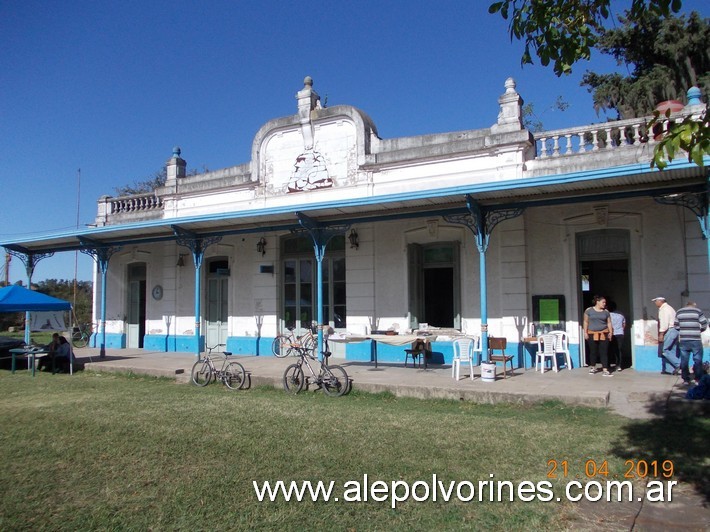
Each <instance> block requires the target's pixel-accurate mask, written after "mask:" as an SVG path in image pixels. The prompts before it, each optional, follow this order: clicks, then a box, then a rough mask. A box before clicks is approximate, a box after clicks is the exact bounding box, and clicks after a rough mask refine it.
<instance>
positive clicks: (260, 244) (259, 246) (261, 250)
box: [256, 236, 266, 257]
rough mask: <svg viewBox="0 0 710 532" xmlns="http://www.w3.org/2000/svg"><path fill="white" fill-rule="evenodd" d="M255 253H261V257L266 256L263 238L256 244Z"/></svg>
mask: <svg viewBox="0 0 710 532" xmlns="http://www.w3.org/2000/svg"><path fill="white" fill-rule="evenodd" d="M256 251H257V252H259V253H261V256H262V257H263V256H264V255H266V239H265V238H264V237H263V236H262V237H261V238H260V239H259V241H258V242H257V243H256Z"/></svg>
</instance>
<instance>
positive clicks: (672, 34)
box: [582, 12, 710, 119]
mask: <svg viewBox="0 0 710 532" xmlns="http://www.w3.org/2000/svg"><path fill="white" fill-rule="evenodd" d="M620 21H621V22H622V25H621V26H619V27H618V28H615V29H611V30H608V31H605V32H603V34H602V36H601V38H600V40H599V43H598V45H597V48H598V49H599V51H601V52H602V53H604V54H608V55H611V56H613V57H614V58H615V59H616V61H617V62H618V64H620V65H627V67H629V68H631V69H632V70H631V74H630V75H629V76H621V75H620V74H618V73H614V74H601V75H600V74H596V73H594V72H587V73H586V74H585V75H584V78H583V81H582V85H586V86H588V87H589V90H590V92H592V94H593V99H594V107H595V109H596V110H597V112H599V111H607V110H609V109H614V110H616V112H617V118H622V119H623V118H634V117H638V116H646V115H649V114H651V113H652V112H653V110H654V108H655V106H656V105H657V104H658V102H661V101H664V100H682V99H683V98H684V96H685V94H686V92H687V91H688V89H689V88H690V87H692V86H694V85H695V86H698V87H699V88H700V89H701V91H703V92H706V93H707V90H708V89H709V88H710V53H708V46H707V43H708V42H710V21H708V19H703V18H701V17H700V16H699V15H698V14H697V13H692V14H691V15H690V17H689V18H688V19H686V18H685V16H681V17H669V18H658V17H654V16H651V15H650V14H649V13H648V12H647V13H645V14H644V15H642V16H641V18H639V19H636V20H633V19H631V18H628V17H620Z"/></svg>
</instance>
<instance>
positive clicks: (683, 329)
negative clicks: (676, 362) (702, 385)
mask: <svg viewBox="0 0 710 532" xmlns="http://www.w3.org/2000/svg"><path fill="white" fill-rule="evenodd" d="M674 327H675V328H676V329H678V343H679V344H680V369H681V377H682V378H683V383H684V384H686V385H689V384H690V372H689V371H688V363H689V361H690V355H691V353H692V355H693V376H694V377H695V382H696V383H697V382H700V377H702V376H703V341H702V338H701V335H702V333H703V331H705V329H707V328H708V319H707V318H706V317H705V314H703V311H702V310H700V309H699V308H698V306H697V305H696V304H695V302H694V301H688V304H687V305H686V306H684V307H683V308H682V309H680V310H679V311H678V312H677V313H676V315H675V322H674Z"/></svg>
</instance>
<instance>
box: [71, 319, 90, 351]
mask: <svg viewBox="0 0 710 532" xmlns="http://www.w3.org/2000/svg"><path fill="white" fill-rule="evenodd" d="M90 338H91V324H90V323H84V324H83V325H79V326H78V327H74V329H73V330H72V334H71V343H72V345H73V346H74V347H78V348H82V347H86V345H87V344H88V343H89V339H90Z"/></svg>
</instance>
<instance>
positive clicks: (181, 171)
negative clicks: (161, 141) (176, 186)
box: [165, 146, 187, 184]
mask: <svg viewBox="0 0 710 532" xmlns="http://www.w3.org/2000/svg"><path fill="white" fill-rule="evenodd" d="M181 153H182V151H181V150H180V146H175V147H174V148H173V156H172V157H171V158H170V159H168V160H167V162H166V163H165V169H166V171H167V182H168V183H169V182H170V181H171V180H173V181H174V180H175V179H178V178H181V177H185V173H186V168H187V161H185V159H183V158H182V157H180V154H181ZM166 184H167V183H166Z"/></svg>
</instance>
